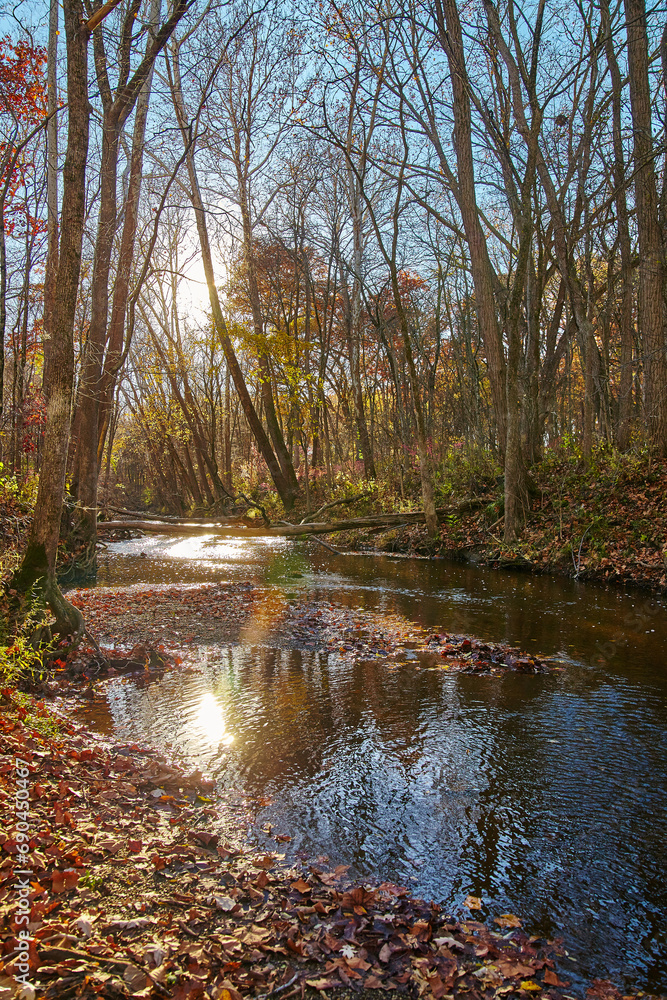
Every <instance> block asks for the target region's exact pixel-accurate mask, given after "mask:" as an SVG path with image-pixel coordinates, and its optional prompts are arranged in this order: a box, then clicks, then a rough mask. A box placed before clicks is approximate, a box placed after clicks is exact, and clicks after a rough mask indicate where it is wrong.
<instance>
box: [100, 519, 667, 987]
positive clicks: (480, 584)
mask: <svg viewBox="0 0 667 1000" xmlns="http://www.w3.org/2000/svg"><path fill="white" fill-rule="evenodd" d="M223 580H229V581H242V580H243V581H247V580H249V581H252V582H254V583H255V584H256V585H259V586H261V587H264V588H275V589H276V591H277V592H280V593H281V594H282V595H283V596H284V597H285V599H286V600H288V601H289V600H290V599H293V598H303V597H306V598H307V599H308V600H310V601H321V602H327V603H332V604H341V605H346V606H348V607H352V608H360V609H363V610H365V611H372V612H373V613H377V614H378V615H393V616H396V615H399V616H402V617H404V618H405V619H407V620H409V621H412V622H416V623H419V624H422V625H425V626H428V627H430V628H440V629H441V630H444V631H447V632H450V633H467V634H471V635H476V636H479V637H482V638H485V639H488V640H492V641H507V642H510V643H511V644H514V645H517V646H519V647H521V648H522V649H524V650H527V651H529V652H535V653H538V652H539V653H543V654H545V655H548V656H557V657H559V658H560V659H561V660H562V661H563V664H564V667H563V669H561V670H559V671H557V672H554V673H550V674H547V675H538V676H526V675H519V674H515V673H508V674H506V675H504V676H499V677H498V676H473V675H467V674H460V673H459V674H451V673H447V672H444V671H438V670H419V669H415V667H414V665H413V664H410V663H409V662H406V663H403V664H401V663H398V664H387V663H384V662H382V663H381V662H378V663H372V662H371V663H368V662H366V663H358V662H354V661H350V660H346V659H343V658H340V657H337V656H334V655H331V654H329V655H327V654H324V653H321V652H318V650H317V649H316V648H308V644H307V643H302V644H301V645H302V648H298V649H297V648H290V644H289V643H288V642H282V641H281V638H280V635H279V634H273V633H271V634H269V635H268V636H267V637H266V638H265V640H262V641H261V642H260V641H257V642H256V644H254V645H237V646H229V647H215V646H202V647H195V648H193V649H192V650H191V652H190V654H189V656H188V663H189V664H190V665H191V666H193V667H195V668H196V669H194V670H192V671H188V672H179V671H178V670H174V671H171V672H168V673H166V674H165V675H164V676H163V677H162V678H161V679H160V680H155V681H153V682H150V683H148V684H145V683H142V682H140V681H134V680H132V679H128V678H118V679H115V680H112V681H110V682H108V683H107V685H106V687H105V693H106V700H105V702H104V703H103V704H98V705H97V706H96V707H94V708H92V709H90V710H89V711H88V721H89V722H90V723H91V724H92V725H93V726H95V727H96V728H97V730H98V731H100V732H102V733H105V734H107V735H110V736H112V738H113V739H115V740H118V741H135V740H140V741H142V742H146V743H149V744H150V745H152V746H154V747H155V748H157V749H159V750H161V751H164V752H165V753H167V754H169V755H170V756H171V757H172V758H174V759H177V760H180V761H181V762H184V763H185V764H186V765H187V766H189V767H191V766H192V765H195V766H199V767H201V768H202V769H203V770H204V771H206V772H207V773H208V774H210V775H212V776H213V777H215V778H216V780H217V782H218V792H219V795H220V797H221V799H224V798H225V797H227V799H229V800H230V801H232V800H235V801H237V802H238V804H239V808H243V809H244V810H245V815H246V816H247V818H248V822H249V824H250V828H249V836H250V837H251V839H252V841H253V842H254V843H257V844H259V845H262V846H263V847H265V848H267V849H273V850H276V849H278V850H279V851H281V852H284V853H285V855H286V858H287V861H290V862H294V861H295V860H300V861H303V862H304V863H306V864H308V863H318V859H319V863H320V864H321V865H326V866H330V867H333V866H334V865H337V864H340V863H345V864H349V865H351V868H350V871H349V875H350V876H351V877H353V878H355V879H369V880H376V881H377V880H390V881H394V882H398V883H399V884H402V885H405V886H408V887H409V889H410V891H411V892H412V893H413V894H415V895H419V896H422V897H424V898H426V899H434V900H436V901H438V902H442V903H443V904H444V906H445V907H446V908H447V910H448V911H450V912H453V913H455V914H456V915H458V916H461V915H463V914H465V913H466V912H467V911H466V910H465V908H464V900H465V898H466V896H468V895H472V896H477V897H481V899H482V901H483V904H482V905H483V908H482V910H481V911H479V912H476V913H474V914H473V916H475V917H481V918H488V919H489V920H492V918H493V917H494V916H498V915H500V914H503V913H507V912H511V913H515V914H518V915H519V916H520V917H521V919H522V920H523V922H524V926H525V927H526V928H528V929H529V930H530V931H531V932H534V933H540V934H544V935H546V936H549V937H555V938H562V939H563V941H564V944H565V947H566V949H567V952H568V954H569V958H567V959H565V960H564V963H563V968H562V971H561V975H566V976H567V977H568V978H569V979H570V980H571V982H572V986H573V989H575V991H577V992H581V987H582V984H583V983H584V982H585V981H586V980H590V979H591V978H594V977H601V978H605V979H607V978H608V979H611V980H613V981H614V982H615V983H616V984H617V985H619V986H621V987H623V988H625V989H626V990H628V989H630V988H635V989H640V990H645V991H649V992H659V991H661V990H664V989H665V988H666V987H667V941H666V936H665V912H667V891H666V887H667V866H666V864H665V862H666V860H667V809H666V803H667V794H666V793H667V766H666V763H665V762H666V759H667V755H666V753H665V751H666V749H667V746H666V744H667V739H666V733H667V707H666V706H667V700H666V698H665V695H666V694H667V670H666V669H665V668H666V664H667V608H666V607H665V604H664V602H660V601H653V600H652V599H650V598H649V597H648V596H647V595H641V594H626V593H623V592H621V591H616V590H605V589H603V588H598V587H592V586H587V585H585V584H582V583H575V582H574V581H569V580H565V579H562V580H561V579H553V578H549V577H536V576H529V575H524V574H512V573H507V572H504V573H501V572H494V571H492V570H487V569H482V568H478V567H472V566H469V565H463V564H456V563H450V562H445V561H415V560H393V559H390V558H369V557H363V556H340V557H339V556H335V555H333V554H330V553H328V552H325V551H324V550H322V549H319V548H315V546H314V544H313V543H305V544H304V543H294V542H288V541H285V540H282V539H279V540H276V539H271V540H262V539H253V540H250V541H242V542H236V541H234V540H229V539H226V540H217V539H215V538H214V537H212V536H206V537H196V538H186V539H183V538H171V537H159V538H141V539H137V540H134V541H131V542H122V543H114V544H111V545H109V546H108V549H107V551H106V553H105V554H104V555H102V557H101V559H100V572H99V577H98V585H99V586H107V587H118V586H133V585H134V586H139V585H156V584H165V583H179V584H193V583H200V582H211V581H216V582H218V581H223ZM179 628H184V629H188V628H189V625H188V623H175V630H176V631H178V629H179ZM304 647H305V648H304ZM267 824H270V825H271V832H267V829H268V827H267ZM276 834H279V835H283V834H284V835H286V836H290V837H291V840H289V841H286V842H284V843H283V842H280V843H278V844H277V843H276V840H275V839H274V838H275V835H276ZM323 859H328V860H327V861H326V862H325V861H324V860H323Z"/></svg>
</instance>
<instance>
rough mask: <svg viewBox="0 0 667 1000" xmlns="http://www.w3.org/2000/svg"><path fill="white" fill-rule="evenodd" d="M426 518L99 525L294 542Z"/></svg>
mask: <svg viewBox="0 0 667 1000" xmlns="http://www.w3.org/2000/svg"><path fill="white" fill-rule="evenodd" d="M486 503H488V499H486V498H480V499H477V500H467V501H465V503H462V504H457V505H456V506H452V507H440V508H439V509H438V510H437V514H438V517H439V518H441V519H442V518H448V517H455V516H457V515H458V514H463V513H466V512H468V511H470V510H474V509H475V508H478V507H483V506H484V505H485V504H486ZM425 520H426V518H425V515H424V511H423V510H414V511H399V512H396V513H391V514H370V515H368V516H367V517H351V518H346V519H344V520H341V521H319V522H318V521H314V522H310V523H309V524H288V523H286V522H283V523H281V524H272V525H257V527H255V526H254V524H253V523H252V522H251V520H250V519H249V518H246V519H244V521H243V523H242V524H241V523H240V522H239V520H238V519H234V520H231V519H222V518H221V519H219V520H215V521H213V520H211V521H207V522H204V523H202V522H201V521H190V520H182V521H178V520H175V519H171V520H170V521H166V520H165V521H149V520H141V521H133V520H126V521H100V522H99V524H98V525H97V530H98V533H103V532H104V533H106V532H110V531H146V532H155V533H160V534H167V535H172V534H183V535H200V534H216V535H221V536H223V537H230V538H238V537H255V536H269V537H276V538H292V537H299V536H305V535H315V534H316V535H327V534H333V533H334V532H337V531H354V530H356V529H363V528H392V527H397V526H398V525H404V524H423V523H424V522H425Z"/></svg>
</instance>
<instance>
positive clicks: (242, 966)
mask: <svg viewBox="0 0 667 1000" xmlns="http://www.w3.org/2000/svg"><path fill="white" fill-rule="evenodd" d="M0 761H1V764H0V797H1V798H2V802H3V812H4V813H5V818H6V821H7V822H6V824H3V827H4V832H3V833H2V834H0V905H1V906H2V960H1V962H0V996H2V997H3V998H5V997H7V998H9V997H14V996H19V995H21V996H23V997H24V998H27V1000H30V998H37V1000H51V998H55V997H57V998H58V1000H64V998H69V997H75V996H76V997H84V998H92V997H105V998H109V1000H119V998H123V997H136V998H139V997H141V998H148V997H154V998H158V997H172V998H174V1000H182V998H186V997H187V998H189V1000H199V998H204V997H210V998H214V1000H220V998H221V1000H241V997H262V998H266V997H268V996H273V995H282V996H283V997H292V996H299V997H301V998H303V997H305V996H310V997H322V998H323V1000H327V997H328V995H329V993H328V991H333V990H342V991H343V995H344V996H350V995H352V994H355V995H358V996H361V997H370V996H371V995H378V993H377V991H381V995H387V994H388V995H392V996H403V995H408V996H416V995H419V996H425V997H429V998H430V997H433V998H434V1000H441V998H444V997H459V996H460V997H463V996H466V997H467V998H469V1000H470V998H481V997H485V998H490V997H492V996H499V995H517V996H522V997H534V998H545V1000H560V998H562V997H567V996H568V995H569V994H568V992H567V985H568V984H567V981H565V980H563V979H561V978H560V975H559V955H560V954H562V953H561V952H560V951H559V949H558V947H557V946H555V945H553V944H550V943H549V942H546V941H543V940H540V939H539V938H535V937H533V936H530V935H529V933H528V931H527V930H526V929H524V928H523V927H522V926H521V920H520V918H519V917H517V916H515V915H514V914H498V915H497V916H496V917H495V919H494V920H493V921H492V922H490V925H486V924H483V923H480V922H478V921H476V920H474V919H472V918H471V919H465V918H463V919H461V920H457V919H455V918H453V917H452V916H449V915H447V914H445V913H444V912H443V911H442V910H441V908H440V907H439V906H437V905H436V904H433V903H428V902H425V901H424V900H420V899H415V898H413V897H411V896H410V894H409V892H408V891H407V890H406V889H405V888H403V887H401V886H397V885H394V884H392V883H388V882H384V883H381V884H379V885H370V884H364V885H352V884H350V883H349V881H348V880H347V879H346V871H347V866H345V865H342V866H339V867H338V868H336V869H335V870H333V871H330V870H328V869H327V868H326V865H325V864H322V865H310V866H309V867H305V866H301V867H299V868H293V867H292V868H286V867H285V866H284V865H282V864H281V852H280V843H281V842H283V841H285V840H288V839H289V834H288V833H287V832H285V831H281V832H280V833H277V834H276V835H275V841H276V850H275V851H270V852H267V851H266V850H264V851H261V852H259V851H257V850H255V849H253V847H252V846H251V845H250V844H248V843H247V842H245V840H244V838H243V836H242V822H240V818H239V817H238V816H230V815H228V814H227V815H226V814H225V813H224V810H221V809H220V808H219V805H218V804H217V803H216V801H215V798H214V797H213V792H212V788H213V783H212V782H210V781H208V780H207V779H206V778H205V777H204V776H202V775H201V774H200V773H198V772H195V773H193V774H189V775H187V774H185V773H184V772H182V771H180V770H179V769H178V768H175V767H173V766H172V765H171V764H170V763H169V762H167V761H166V760H165V759H164V758H160V757H159V756H158V755H156V754H154V753H151V752H150V750H142V749H140V748H139V747H137V746H136V745H132V746H119V745H114V744H106V743H104V742H102V741H101V740H100V739H99V738H96V737H94V736H93V734H92V733H90V732H89V731H87V730H86V729H84V728H82V727H78V726H76V725H74V724H72V723H71V722H69V721H66V720H63V719H59V718H57V717H54V716H52V715H51V713H50V712H49V711H48V709H46V708H44V706H43V705H42V704H40V703H36V702H34V701H32V700H31V699H26V698H24V697H20V698H18V699H17V698H15V697H14V696H12V695H11V694H10V693H8V692H7V691H5V692H3V693H2V715H1V716H0ZM17 790H18V791H19V792H20V795H21V796H23V797H21V798H20V799H18V801H19V802H20V811H16V812H15V810H14V802H15V797H16V795H17ZM24 793H25V795H24ZM19 813H20V814H19ZM28 873H29V874H28ZM467 902H468V905H469V907H470V910H471V912H472V914H474V911H475V909H476V908H477V907H478V905H479V903H478V901H477V900H475V899H472V898H470V899H469V900H468V901H467ZM26 932H27V933H26ZM18 977H21V978H20V979H19V978H18ZM21 983H23V984H29V985H27V986H25V985H24V986H23V992H22V993H21V992H20V987H21ZM563 991H565V992H563ZM588 995H589V996H590V997H591V998H593V997H594V998H596V1000H603V998H610V1000H620V998H621V994H620V993H619V992H618V991H617V990H616V989H615V988H614V987H613V986H612V985H611V984H610V983H606V982H605V983H602V982H600V981H596V983H594V984H592V987H591V990H589V994H588Z"/></svg>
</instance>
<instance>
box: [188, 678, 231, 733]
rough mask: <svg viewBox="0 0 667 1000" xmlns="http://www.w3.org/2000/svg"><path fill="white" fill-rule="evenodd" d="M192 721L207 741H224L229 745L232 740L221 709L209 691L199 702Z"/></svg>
mask: <svg viewBox="0 0 667 1000" xmlns="http://www.w3.org/2000/svg"><path fill="white" fill-rule="evenodd" d="M194 723H195V725H196V726H197V728H198V729H199V730H200V731H201V733H202V734H203V736H204V738H205V739H206V741H207V742H209V743H217V744H220V743H224V744H225V746H229V744H230V743H233V742H234V737H233V736H232V734H231V733H228V732H227V728H226V725H225V719H224V716H223V714H222V709H221V707H220V705H219V704H218V701H217V699H216V698H215V695H213V694H211V692H210V691H209V692H207V694H205V695H203V697H202V699H201V701H200V702H199V707H198V709H197V712H196V714H195V717H194Z"/></svg>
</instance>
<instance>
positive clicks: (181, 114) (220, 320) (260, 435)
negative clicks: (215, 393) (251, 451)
mask: <svg viewBox="0 0 667 1000" xmlns="http://www.w3.org/2000/svg"><path fill="white" fill-rule="evenodd" d="M173 55H174V59H173V71H174V78H173V81H172V98H173V102H174V108H175V110H176V117H177V119H178V123H179V127H180V129H181V133H182V136H183V142H184V144H185V145H186V147H187V146H188V144H189V142H190V140H189V137H188V125H187V118H186V115H185V106H184V104H183V95H182V91H181V84H180V73H179V68H178V53H177V50H176V49H175V47H174V50H173ZM186 164H187V168H188V177H189V180H190V192H189V193H190V200H191V202H192V207H193V209H194V213H195V220H196V224H197V234H198V236H199V246H200V249H201V255H202V263H203V265H204V274H205V275H206V284H207V286H208V295H209V301H210V303H211V312H212V314H213V323H214V325H215V332H216V334H217V336H218V339H219V341H220V345H221V347H222V349H223V352H224V355H225V359H226V361H227V365H228V367H229V371H230V374H231V377H232V380H233V382H234V387H235V389H236V391H237V393H238V396H239V399H240V401H241V406H242V407H243V412H244V413H245V416H246V420H247V421H248V425H249V426H250V430H251V432H252V434H253V436H254V438H255V441H256V442H257V446H258V448H259V450H260V453H261V455H262V458H263V459H264V461H265V462H266V465H267V467H268V470H269V473H270V475H271V478H272V479H273V482H274V484H275V487H276V489H277V491H278V495H279V496H280V499H281V500H282V502H283V506H284V507H285V509H286V510H291V509H292V507H293V506H294V496H293V492H292V489H291V488H290V486H289V483H288V482H287V480H286V479H285V477H284V476H283V473H282V469H281V468H280V464H279V463H278V461H277V459H276V456H275V455H274V453H273V449H272V447H271V442H270V441H269V439H268V437H267V435H266V431H265V430H264V428H263V427H262V422H261V420H260V419H259V417H258V415H257V411H256V409H255V406H254V404H253V401H252V398H251V396H250V393H249V392H248V387H247V385H246V383H245V379H244V377H243V372H242V371H241V366H240V365H239V363H238V359H237V357H236V353H235V351H234V347H233V345H232V342H231V339H230V336H229V331H228V329H227V324H226V322H225V318H224V316H223V313H222V307H221V305H220V298H219V296H218V289H217V286H216V283H215V272H214V270H213V256H212V254H211V244H210V241H209V237H208V227H207V225H206V213H205V211H204V203H203V201H202V197H201V191H200V188H199V178H198V177H197V170H196V166H195V159H194V153H193V150H192V148H189V149H188V153H187V157H186Z"/></svg>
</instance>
